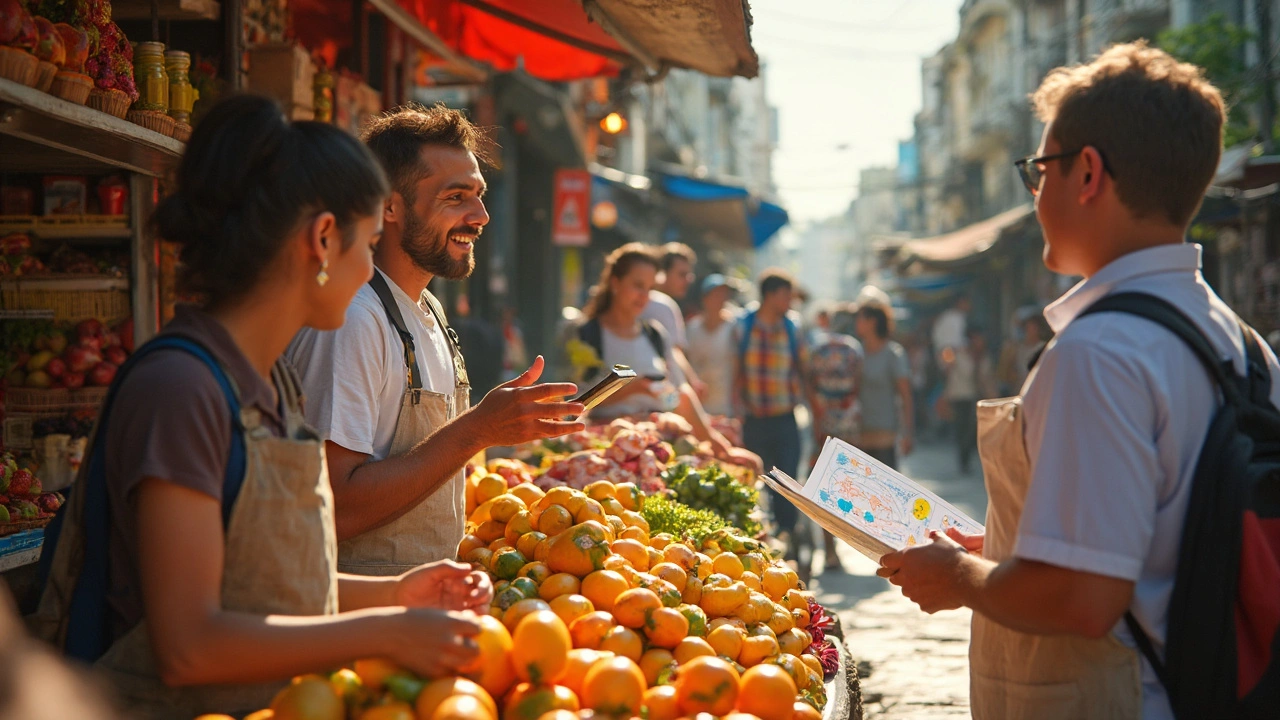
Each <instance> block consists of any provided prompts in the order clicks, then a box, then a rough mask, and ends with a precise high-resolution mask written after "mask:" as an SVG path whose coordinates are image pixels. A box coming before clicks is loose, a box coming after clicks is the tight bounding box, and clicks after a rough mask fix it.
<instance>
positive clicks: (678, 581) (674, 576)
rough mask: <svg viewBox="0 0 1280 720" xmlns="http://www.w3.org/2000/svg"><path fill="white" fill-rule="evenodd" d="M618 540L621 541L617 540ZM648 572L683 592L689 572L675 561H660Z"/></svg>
mask: <svg viewBox="0 0 1280 720" xmlns="http://www.w3.org/2000/svg"><path fill="white" fill-rule="evenodd" d="M618 542H622V541H621V540H619V541H618ZM649 574H650V575H653V576H654V577H659V578H662V579H663V580H666V581H667V582H669V583H671V585H672V586H673V587H675V589H676V590H677V591H679V592H682V593H683V592H684V588H685V585H686V584H687V583H688V582H689V573H688V572H686V571H685V569H684V568H682V567H680V566H679V565H676V564H675V563H669V562H660V563H658V564H657V565H654V566H652V567H650V568H649Z"/></svg>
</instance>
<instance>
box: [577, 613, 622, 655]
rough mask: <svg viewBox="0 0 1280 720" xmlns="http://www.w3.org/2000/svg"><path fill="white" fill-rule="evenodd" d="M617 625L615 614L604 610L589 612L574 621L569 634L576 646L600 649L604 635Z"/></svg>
mask: <svg viewBox="0 0 1280 720" xmlns="http://www.w3.org/2000/svg"><path fill="white" fill-rule="evenodd" d="M616 625H617V622H616V621H614V619H613V616H612V615H610V614H609V613H607V612H604V611H602V610H596V611H595V612H589V613H587V614H586V615H583V616H582V617H580V618H578V619H577V620H574V621H573V624H572V625H571V626H570V627H569V636H570V637H571V638H572V639H573V646H574V647H575V648H587V649H590V650H596V649H599V647H600V643H601V642H602V641H603V640H604V636H605V635H606V634H608V632H609V631H610V630H612V629H613V628H614V627H615V626H616Z"/></svg>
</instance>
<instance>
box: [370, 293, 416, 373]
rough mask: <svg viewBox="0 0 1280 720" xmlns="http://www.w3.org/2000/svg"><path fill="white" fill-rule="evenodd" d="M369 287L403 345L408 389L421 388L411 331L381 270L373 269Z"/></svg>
mask: <svg viewBox="0 0 1280 720" xmlns="http://www.w3.org/2000/svg"><path fill="white" fill-rule="evenodd" d="M369 287H371V288H373V291H374V292H375V293H377V295H378V301H379V302H381V303H382V309H383V311H385V312H386V313H387V319H388V320H390V321H391V327H393V328H395V331H396V334H397V335H399V336H400V342H401V344H403V345H404V364H405V367H406V368H408V380H409V389H410V390H421V389H422V373H420V372H419V371H418V357H417V354H416V353H415V351H414V347H413V333H411V332H409V326H408V325H405V322H404V316H403V315H401V314H400V306H399V305H397V304H396V299H395V296H394V295H392V294H391V286H389V285H387V279H386V278H384V277H382V273H381V272H379V271H377V270H374V273H373V278H372V279H371V280H369Z"/></svg>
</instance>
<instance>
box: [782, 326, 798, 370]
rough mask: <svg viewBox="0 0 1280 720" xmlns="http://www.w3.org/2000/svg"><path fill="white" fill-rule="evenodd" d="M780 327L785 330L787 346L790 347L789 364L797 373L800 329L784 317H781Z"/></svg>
mask: <svg viewBox="0 0 1280 720" xmlns="http://www.w3.org/2000/svg"><path fill="white" fill-rule="evenodd" d="M782 326H783V327H785V328H786V329H787V344H788V345H789V346H790V347H791V362H792V364H793V365H794V366H795V367H794V368H793V369H794V370H795V371H796V372H797V373H798V372H800V329H799V328H797V327H796V324H795V322H794V321H793V320H792V319H791V318H790V317H787V316H786V315H783V316H782Z"/></svg>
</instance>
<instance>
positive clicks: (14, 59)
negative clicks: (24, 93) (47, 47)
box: [0, 46, 40, 87]
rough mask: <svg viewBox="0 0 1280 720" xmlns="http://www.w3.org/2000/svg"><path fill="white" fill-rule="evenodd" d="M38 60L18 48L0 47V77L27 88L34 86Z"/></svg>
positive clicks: (38, 68) (38, 66)
mask: <svg viewBox="0 0 1280 720" xmlns="http://www.w3.org/2000/svg"><path fill="white" fill-rule="evenodd" d="M39 70H40V60H39V58H37V57H36V56H35V55H32V54H31V53H29V52H27V51H26V50H22V49H20V48H14V47H8V46H0V77H2V78H4V79H6V80H12V81H14V82H16V83H21V84H22V85H26V86H28V87H30V86H33V85H35V84H36V75H37V73H38V72H39Z"/></svg>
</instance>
